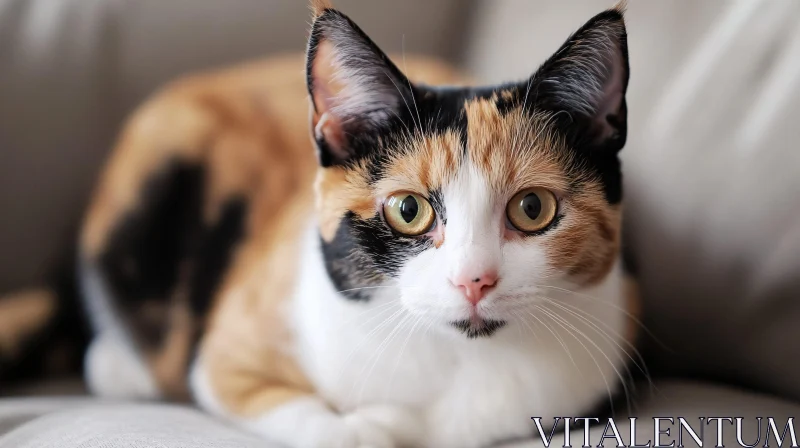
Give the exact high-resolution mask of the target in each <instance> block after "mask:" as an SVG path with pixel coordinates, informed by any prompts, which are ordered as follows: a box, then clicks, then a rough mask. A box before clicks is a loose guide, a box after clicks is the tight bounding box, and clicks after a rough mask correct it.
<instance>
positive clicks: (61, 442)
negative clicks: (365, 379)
mask: <svg viewBox="0 0 800 448" xmlns="http://www.w3.org/2000/svg"><path fill="white" fill-rule="evenodd" d="M638 388H639V389H640V390H641V389H650V390H651V392H650V393H648V394H646V395H647V396H646V397H642V399H640V400H638V402H637V403H636V405H635V409H634V411H635V412H634V414H635V415H636V416H637V418H638V420H637V442H638V443H640V444H645V443H646V442H647V441H648V440H653V429H654V428H653V417H673V418H676V419H677V417H683V418H685V419H686V420H687V422H689V423H690V425H691V426H692V428H693V429H695V431H697V432H698V434H699V433H700V426H701V425H700V423H698V422H699V420H698V419H699V418H700V417H742V418H743V419H744V431H743V440H744V441H745V442H747V443H748V444H752V443H753V442H754V441H755V440H756V438H757V435H756V428H757V421H756V417H764V421H763V426H762V429H761V437H762V438H761V441H760V443H759V446H763V445H764V439H763V437H764V433H765V431H766V426H767V424H766V417H772V418H773V419H774V421H775V423H776V425H778V426H777V427H778V430H779V431H782V430H783V426H784V425H785V424H786V421H787V418H788V417H792V416H795V415H800V405H798V404H795V403H791V402H787V401H784V400H780V399H777V398H773V397H770V396H766V395H761V394H756V393H752V392H748V391H743V390H739V389H733V388H727V387H723V386H719V385H710V384H704V383H697V382H684V381H662V382H656V383H655V384H654V385H653V386H652V387H650V386H649V385H647V384H641V385H638ZM530 417H531V416H527V415H521V416H519V418H524V419H528V418H530ZM542 417H544V418H543V420H542V423H543V426H544V427H545V429H546V430H549V425H550V424H552V420H551V419H550V418H551V416H542ZM615 422H616V423H617V426H618V430H619V432H620V435H621V437H622V439H623V442H624V443H625V444H630V436H629V434H630V429H629V428H630V425H629V424H628V422H629V420H628V418H627V417H626V416H620V417H617V418H615ZM703 426H705V428H704V430H703V431H704V433H703V434H704V436H703V441H704V446H707V447H711V446H714V445H715V444H716V442H717V441H716V429H717V428H716V422H712V423H711V424H705V425H703ZM670 427H671V428H672V430H671V435H670V436H666V435H664V436H662V439H661V442H662V443H664V444H667V445H668V444H669V443H670V442H671V441H672V440H676V437H677V430H678V426H677V422H676V423H675V424H674V425H670V424H669V423H668V422H666V424H665V425H663V426H662V428H663V429H666V428H670ZM603 429H604V426H603V425H596V426H594V427H593V428H592V429H591V432H590V441H591V443H592V445H593V446H597V445H598V443H600V437H601V436H602V433H603ZM0 432H2V435H0V448H73V447H74V448H82V447H103V448H145V447H147V448H152V447H157V448H184V447H186V448H188V447H193V448H229V447H230V448H234V447H236V448H250V447H253V448H255V447H259V448H265V447H266V448H269V447H270V445H269V444H267V443H266V442H264V441H263V440H260V439H258V438H257V437H255V436H253V435H251V434H248V433H246V432H243V431H240V430H238V429H236V428H235V427H233V426H232V425H230V424H228V423H226V422H223V421H220V420H217V419H215V418H212V417H209V416H207V415H205V414H203V413H202V412H199V411H197V410H195V409H192V408H188V407H181V406H173V405H165V404H154V403H116V402H107V401H100V400H93V399H87V398H77V397H76V398H72V399H66V400H65V399H63V398H59V399H57V400H54V399H47V398H29V399H8V400H2V401H0ZM788 434H789V433H788V432H787V436H788ZM583 437H584V434H583V430H582V429H581V428H578V429H575V430H573V431H572V432H571V434H570V441H571V444H572V446H574V447H579V446H581V445H582V444H583ZM771 437H772V436H771ZM723 442H724V443H725V444H727V446H738V444H737V443H736V429H735V426H733V425H731V424H728V423H725V424H724V425H723ZM563 444H564V439H563V434H562V433H557V434H556V435H555V437H554V440H553V442H552V445H551V446H554V447H561V446H563ZM676 444H677V442H676ZM683 444H684V445H685V446H687V447H693V446H697V444H696V443H694V442H693V440H692V438H691V437H689V436H688V435H686V433H684V436H683ZM605 445H606V446H609V447H613V446H616V442H615V441H614V440H613V439H607V440H605ZM770 445H771V446H776V444H775V440H774V439H770ZM540 446H542V442H541V441H540V440H539V439H538V438H537V439H535V440H533V441H526V442H518V443H514V444H510V445H508V444H507V445H504V448H533V447H540ZM784 446H788V445H787V443H786V441H784Z"/></svg>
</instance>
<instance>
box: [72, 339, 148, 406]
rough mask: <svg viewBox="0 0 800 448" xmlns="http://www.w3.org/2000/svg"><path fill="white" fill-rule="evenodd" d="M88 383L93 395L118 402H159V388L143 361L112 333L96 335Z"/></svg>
mask: <svg viewBox="0 0 800 448" xmlns="http://www.w3.org/2000/svg"><path fill="white" fill-rule="evenodd" d="M85 370H86V373H85V375H86V383H87V385H88V386H89V390H90V391H91V392H92V394H94V395H98V396H101V397H104V398H115V399H158V398H160V396H161V394H160V393H159V390H158V386H157V385H156V382H155V380H154V379H153V376H152V375H151V374H150V371H149V370H148V368H147V365H146V364H145V363H144V361H143V360H142V359H141V357H139V356H138V355H137V353H136V352H135V351H134V350H133V348H131V346H130V345H129V344H128V343H127V342H126V341H123V340H121V339H119V338H118V337H116V336H115V335H113V334H100V335H98V336H95V337H94V339H93V340H92V343H91V344H90V346H89V350H88V351H87V353H86V359H85Z"/></svg>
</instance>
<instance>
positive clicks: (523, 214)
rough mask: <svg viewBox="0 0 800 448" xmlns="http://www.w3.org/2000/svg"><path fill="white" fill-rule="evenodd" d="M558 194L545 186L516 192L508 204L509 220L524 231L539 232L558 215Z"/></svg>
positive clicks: (507, 214) (507, 213)
mask: <svg viewBox="0 0 800 448" xmlns="http://www.w3.org/2000/svg"><path fill="white" fill-rule="evenodd" d="M557 211H558V200H557V199H556V195H554V194H553V192H551V191H550V190H547V189H544V188H539V187H536V188H528V189H526V190H522V191H520V192H519V193H517V194H515V195H514V197H513V198H511V201H509V203H508V205H507V206H506V216H507V217H508V221H509V222H510V223H511V225H512V226H514V227H515V228H516V229H517V230H520V231H522V232H538V231H539V230H542V229H544V228H545V227H547V226H548V225H550V223H552V222H553V219H555V217H556V212H557Z"/></svg>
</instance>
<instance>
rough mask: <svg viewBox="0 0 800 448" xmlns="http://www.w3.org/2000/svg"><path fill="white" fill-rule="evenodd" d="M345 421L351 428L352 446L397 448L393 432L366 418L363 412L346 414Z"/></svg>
mask: <svg viewBox="0 0 800 448" xmlns="http://www.w3.org/2000/svg"><path fill="white" fill-rule="evenodd" d="M344 422H345V425H346V426H347V428H349V429H350V431H351V434H350V439H351V440H350V443H348V446H352V448H396V447H397V445H396V444H395V442H394V439H393V438H392V436H391V434H390V433H389V432H388V431H386V430H385V429H384V428H382V427H381V426H379V425H377V424H375V423H374V422H372V421H370V420H368V419H366V418H364V416H363V415H362V413H358V412H356V413H352V414H348V415H345V416H344Z"/></svg>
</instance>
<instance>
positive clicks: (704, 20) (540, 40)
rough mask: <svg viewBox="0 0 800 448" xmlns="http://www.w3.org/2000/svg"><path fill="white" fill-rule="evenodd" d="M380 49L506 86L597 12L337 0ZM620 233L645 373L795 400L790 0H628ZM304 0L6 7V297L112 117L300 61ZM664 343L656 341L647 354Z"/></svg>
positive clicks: (794, 28)
mask: <svg viewBox="0 0 800 448" xmlns="http://www.w3.org/2000/svg"><path fill="white" fill-rule="evenodd" d="M334 3H335V5H336V6H337V7H338V8H339V9H341V10H342V11H344V12H345V13H347V14H348V15H350V16H351V17H352V18H353V19H354V20H355V21H356V22H357V23H359V24H360V25H361V26H362V28H363V29H364V30H365V31H366V32H367V34H369V35H370V36H371V37H373V39H374V40H375V41H376V42H377V43H378V44H379V45H380V46H381V47H383V48H384V49H385V50H387V51H390V52H400V51H405V52H406V53H414V54H418V53H423V54H428V55H433V56H438V57H441V58H443V59H446V60H448V61H450V62H452V63H454V64H456V65H458V66H460V67H461V68H463V69H464V70H465V71H467V72H468V73H471V74H472V75H474V76H475V78H476V79H478V80H481V81H485V82H498V81H504V80H515V79H521V78H523V77H526V76H528V75H529V74H531V73H532V72H533V71H534V70H535V69H536V67H537V66H538V64H540V63H541V62H543V60H544V59H545V58H546V57H547V56H549V55H550V54H551V53H552V52H553V51H555V50H556V49H557V48H558V46H559V44H560V43H561V42H562V41H563V40H564V39H565V38H566V37H567V36H568V35H569V33H570V32H571V31H574V30H575V29H577V28H578V27H579V26H580V25H581V24H583V22H584V21H585V20H587V19H588V18H590V17H591V16H592V15H594V14H596V13H597V12H599V11H601V10H603V9H605V8H607V7H610V6H611V5H612V2H611V1H600V0H598V1H594V0H592V1H589V0H580V1H570V2H564V1H555V0H554V1H534V0H405V1H396V0H334ZM628 11H629V12H628V16H627V20H628V27H629V28H628V34H629V48H630V60H631V83H630V88H629V93H628V105H629V129H630V131H629V132H630V133H629V140H628V145H627V147H626V149H625V150H624V151H623V159H624V165H625V167H624V173H625V176H626V178H625V180H626V195H627V199H626V205H625V207H626V209H625V212H626V219H627V223H626V229H625V239H626V243H627V244H628V245H629V247H630V249H631V251H632V253H633V259H634V260H635V261H636V265H637V268H638V272H639V275H640V277H641V280H642V282H643V289H644V293H645V302H644V312H645V314H644V316H645V317H644V319H645V325H646V326H647V328H648V329H649V331H650V332H651V333H652V334H653V335H654V337H648V338H647V343H648V347H647V348H648V364H649V365H650V366H651V368H652V369H653V371H654V373H656V374H657V375H664V376H688V377H692V378H710V379H715V380H722V381H725V382H728V383H734V384H737V385H739V386H743V387H747V388H752V389H757V390H761V391H765V392H769V393H773V394H777V395H781V396H784V397H788V398H793V399H795V400H800V385H799V384H798V382H797V381H796V372H797V370H796V369H797V368H798V367H800V275H798V274H800V148H798V144H797V142H798V137H800V131H798V128H800V127H798V125H797V123H798V117H800V2H799V1H789V0H774V1H766V0H763V1H762V0H747V1H740V2H734V1H725V0H704V1H702V2H699V1H694V0H673V1H669V2H661V1H649V2H645V1H632V2H631V5H630V6H629V10H628ZM308 23H309V10H308V7H307V4H306V2H305V1H304V0H0V293H2V292H6V291H11V290H14V289H19V288H23V287H29V286H34V285H37V284H39V283H41V282H42V281H43V280H44V279H45V278H46V276H47V275H48V273H49V272H50V271H51V270H52V268H53V266H54V265H55V263H57V261H58V259H59V256H60V254H62V253H63V249H64V247H65V245H67V244H68V243H69V242H70V241H71V240H72V239H73V238H74V235H75V232H76V229H77V227H78V225H79V220H80V217H81V215H82V213H83V209H84V207H85V205H86V203H87V200H88V197H89V192H90V190H91V187H92V185H93V183H94V179H95V176H96V175H97V173H98V171H99V169H100V166H101V163H102V161H103V160H104V157H105V155H106V154H107V152H108V151H109V150H110V148H111V147H112V144H113V140H114V137H115V135H116V133H117V131H118V130H119V129H120V125H121V122H122V120H123V119H124V117H125V116H126V115H127V114H128V113H130V112H131V111H132V109H133V108H134V107H135V106H136V105H137V104H139V103H140V102H141V101H142V100H143V99H144V98H145V97H146V96H147V95H148V94H150V93H152V92H153V91H154V90H155V89H156V88H157V87H158V86H160V85H162V84H164V83H165V82H167V81H169V80H171V79H174V78H175V77H177V76H180V75H183V74H186V73H191V72H194V71H197V70H205V69H210V68H214V67H219V66H224V65H228V64H232V63H236V62H242V61H247V60H251V59H255V58H263V57H267V56H269V55H273V54H277V53H285V52H292V51H295V52H299V51H302V50H303V48H304V45H305V37H306V32H307V29H308ZM656 340H657V341H658V342H657V343H654V342H653V341H656Z"/></svg>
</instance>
